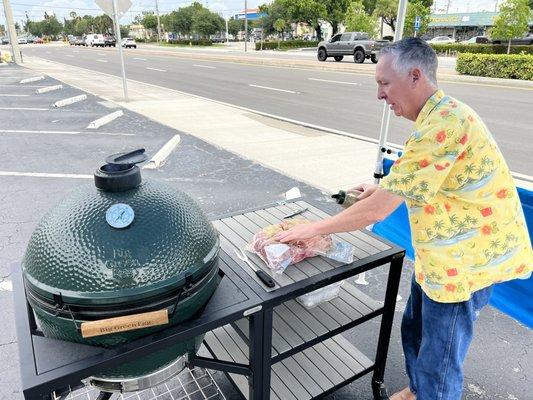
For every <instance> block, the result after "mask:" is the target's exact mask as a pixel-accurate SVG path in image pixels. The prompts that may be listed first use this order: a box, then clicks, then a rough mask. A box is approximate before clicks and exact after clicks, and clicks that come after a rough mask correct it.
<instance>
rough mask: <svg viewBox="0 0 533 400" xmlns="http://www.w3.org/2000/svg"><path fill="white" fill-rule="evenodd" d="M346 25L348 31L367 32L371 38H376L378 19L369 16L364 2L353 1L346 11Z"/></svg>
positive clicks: (359, 0) (360, 0) (361, 0)
mask: <svg viewBox="0 0 533 400" xmlns="http://www.w3.org/2000/svg"><path fill="white" fill-rule="evenodd" d="M344 24H345V25H346V30H347V31H357V32H367V33H368V34H369V35H370V37H375V36H376V30H377V29H376V26H377V18H376V17H375V16H373V15H368V14H367V13H366V11H365V7H364V5H363V0H352V1H351V3H350V5H349V6H348V10H347V11H346V15H345V18H344Z"/></svg>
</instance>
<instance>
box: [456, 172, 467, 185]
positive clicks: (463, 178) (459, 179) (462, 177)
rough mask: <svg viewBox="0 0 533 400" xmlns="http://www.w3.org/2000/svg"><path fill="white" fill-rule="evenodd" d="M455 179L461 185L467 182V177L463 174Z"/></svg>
mask: <svg viewBox="0 0 533 400" xmlns="http://www.w3.org/2000/svg"><path fill="white" fill-rule="evenodd" d="M455 179H456V180H457V183H459V184H461V183H463V181H464V180H465V177H464V176H463V175H461V174H457V175H455Z"/></svg>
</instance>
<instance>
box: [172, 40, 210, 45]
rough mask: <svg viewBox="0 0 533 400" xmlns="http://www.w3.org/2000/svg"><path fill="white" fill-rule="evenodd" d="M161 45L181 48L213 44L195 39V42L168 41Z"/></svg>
mask: <svg viewBox="0 0 533 400" xmlns="http://www.w3.org/2000/svg"><path fill="white" fill-rule="evenodd" d="M163 44H173V45H182V46H211V45H212V44H213V43H212V42H211V40H209V39H197V40H187V39H180V40H169V41H168V42H163Z"/></svg>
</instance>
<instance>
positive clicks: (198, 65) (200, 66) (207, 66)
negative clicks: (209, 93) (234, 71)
mask: <svg viewBox="0 0 533 400" xmlns="http://www.w3.org/2000/svg"><path fill="white" fill-rule="evenodd" d="M192 66H193V67H199V68H210V69H216V68H217V67H212V66H211V65H201V64H193V65H192Z"/></svg>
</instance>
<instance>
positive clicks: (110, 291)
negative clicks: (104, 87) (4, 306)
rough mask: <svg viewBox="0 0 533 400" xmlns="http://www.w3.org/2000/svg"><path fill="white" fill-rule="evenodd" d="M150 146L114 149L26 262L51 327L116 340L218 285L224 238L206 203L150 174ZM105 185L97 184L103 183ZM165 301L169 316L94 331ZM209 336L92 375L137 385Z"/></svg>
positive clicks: (67, 201) (199, 302) (192, 304)
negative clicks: (145, 167)
mask: <svg viewBox="0 0 533 400" xmlns="http://www.w3.org/2000/svg"><path fill="white" fill-rule="evenodd" d="M145 160H146V155H145V154H144V149H140V150H136V151H133V152H130V153H120V154H115V155H112V156H110V157H108V158H107V159H106V164H105V165H103V166H102V167H100V168H99V169H97V170H96V172H95V173H94V185H93V184H90V185H85V186H82V187H79V188H78V189H76V190H75V191H74V192H72V193H71V194H70V195H68V196H67V197H66V198H64V199H63V200H62V201H61V202H60V203H59V204H58V205H57V206H55V207H54V208H53V209H51V210H50V211H49V212H48V213H47V214H46V215H45V216H44V218H43V219H42V220H41V221H40V223H39V225H38V226H37V228H36V229H35V231H34V232H33V234H32V236H31V238H30V241H29V244H28V247H27V250H26V253H25V255H24V259H23V262H22V268H23V276H24V284H25V289H26V295H27V299H28V302H29V304H30V305H31V307H32V309H33V311H34V313H35V315H36V317H37V321H38V323H39V326H40V328H41V329H42V331H43V333H44V335H45V336H47V337H50V338H55V339H61V340H67V341H72V342H78V343H84V344H89V345H95V346H101V347H106V348H111V347H114V346H117V345H120V344H123V343H126V342H130V341H132V340H134V339H136V338H139V337H141V336H145V335H147V334H150V333H153V332H156V331H159V330H162V329H165V328H167V327H168V326H172V325H176V324H179V323H181V322H183V321H185V320H188V319H190V318H191V317H193V316H194V315H195V314H197V313H198V312H199V311H200V310H201V308H202V307H203V306H204V305H205V304H206V303H207V301H208V300H209V298H210V297H211V295H212V294H213V292H214V291H215V289H216V287H217V285H218V284H219V281H220V277H219V274H218V250H219V238H218V234H217V232H216V230H215V229H214V227H213V225H212V224H211V222H210V221H209V220H208V219H207V217H206V215H205V214H204V212H203V211H202V210H201V208H200V207H199V206H198V204H197V203H196V202H195V201H194V200H193V199H191V198H190V197H189V196H188V195H186V194H185V193H183V192H181V191H179V190H176V189H174V188H172V187H170V186H169V185H167V184H164V183H162V182H159V181H153V180H147V181H143V180H142V178H141V172H140V168H139V167H138V166H137V165H136V164H138V163H140V162H143V161H145ZM95 186H96V187H95ZM153 311H160V312H163V313H165V315H168V323H167V324H163V325H157V326H150V327H148V328H140V329H134V330H128V331H122V332H114V333H110V334H103V335H97V336H92V337H83V336H82V329H81V328H82V324H84V323H88V322H91V321H101V320H106V321H107V320H108V319H110V318H116V317H124V316H131V315H138V314H143V313H148V312H153ZM202 340H203V336H199V337H196V338H192V339H190V340H187V341H184V342H180V343H178V344H175V345H173V346H172V347H170V348H167V349H165V350H163V351H158V352H155V353H152V354H150V355H148V356H145V357H143V358H140V359H138V360H137V361H135V362H130V363H127V364H123V365H121V366H119V367H116V368H114V369H106V370H103V371H101V372H100V373H98V374H96V375H94V376H92V377H90V378H89V379H88V381H89V382H90V383H91V384H92V385H94V386H96V387H98V388H100V389H101V390H103V391H109V392H113V391H134V390H142V389H145V388H147V387H150V386H154V385H157V384H159V383H161V382H163V381H165V380H166V379H168V378H170V377H172V376H174V375H175V374H177V373H179V372H180V371H181V370H182V369H183V367H184V365H185V361H186V359H187V355H188V354H191V353H195V352H196V351H197V350H198V348H199V346H200V344H201V342H202Z"/></svg>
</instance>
